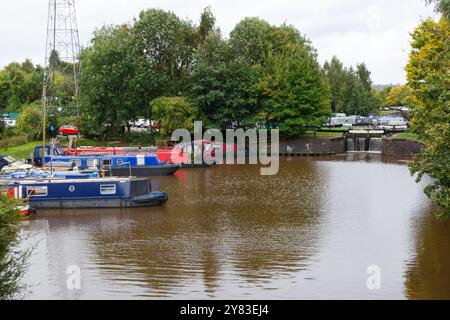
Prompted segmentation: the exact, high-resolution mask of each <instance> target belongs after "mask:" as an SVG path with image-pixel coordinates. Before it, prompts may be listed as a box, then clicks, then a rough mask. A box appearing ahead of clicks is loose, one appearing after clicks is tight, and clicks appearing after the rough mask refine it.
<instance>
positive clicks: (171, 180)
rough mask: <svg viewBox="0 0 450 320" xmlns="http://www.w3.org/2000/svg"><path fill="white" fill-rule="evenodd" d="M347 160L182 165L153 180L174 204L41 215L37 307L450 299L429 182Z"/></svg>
mask: <svg viewBox="0 0 450 320" xmlns="http://www.w3.org/2000/svg"><path fill="white" fill-rule="evenodd" d="M348 157H350V158H348ZM348 157H346V156H344V157H343V158H336V157H334V158H315V159H312V158H310V159H307V158H287V159H282V164H281V170H280V173H279V175H277V176H274V177H261V176H260V175H259V173H260V171H259V168H258V167H257V166H216V167H213V168H210V169H200V170H182V171H180V172H178V173H177V174H176V175H175V176H173V177H158V178H155V179H154V180H153V184H154V188H155V189H158V190H163V191H168V192H169V195H170V200H169V202H168V203H167V205H166V206H164V207H161V208H149V209H124V210H120V209H117V210H87V211H86V210H85V211H76V210H64V211H58V210H56V211H54V210H53V211H43V212H39V214H38V216H36V217H35V218H33V219H32V221H30V222H29V223H28V225H26V226H24V232H25V233H27V234H28V235H29V236H30V243H37V248H36V250H35V254H34V256H33V258H32V265H31V268H30V271H29V273H28V275H27V278H26V281H27V283H29V284H31V285H33V287H32V288H31V290H32V294H31V295H30V297H29V298H31V299H32V298H50V299H91V298H94V299H97V298H106V299H108V298H124V299H127V298H193V299H196V298H218V299H240V298H244V299H245V298H256V299H272V298H274V299H278V298H282V299H303V298H319V299H322V298H337V299H347V298H363V299H372V298H375V299H378V298H389V299H392V298H394V299H395V298H400V299H402V298H423V297H425V298H427V297H432V296H426V295H425V293H423V291H427V292H435V293H436V294H439V297H444V298H445V297H447V298H450V286H448V284H449V277H448V276H446V274H445V272H444V271H443V270H448V267H449V266H450V259H449V253H448V252H449V250H448V249H449V248H448V245H449V241H448V239H449V232H448V231H449V228H448V224H447V225H446V226H445V225H441V224H436V223H433V221H434V220H433V219H434V217H433V216H432V213H431V211H432V210H433V209H432V207H431V205H430V203H429V201H428V200H427V199H426V197H425V196H424V195H423V193H422V190H421V186H418V185H416V184H415V183H414V181H413V179H412V178H411V177H410V176H409V172H408V169H407V167H406V166H405V165H404V164H399V163H396V162H395V161H390V162H389V161H386V160H385V159H382V158H381V157H380V156H374V155H363V156H361V155H359V156H358V155H349V156H348ZM423 221H428V222H426V223H425V222H423ZM439 228H440V229H439ZM445 228H447V229H445ZM436 229H438V230H441V229H442V230H441V231H439V232H436ZM427 233H429V234H430V235H429V236H425V235H426V234H427ZM445 237H446V238H445ZM412 239H413V240H412ZM444 240H446V242H445V241H444ZM443 241H444V242H445V243H443ZM436 246H438V247H439V248H437V247H436ZM428 247H433V249H431V250H425V251H423V253H418V252H419V248H420V249H423V248H428ZM445 250H447V251H445ZM421 252H422V251H421ZM439 255H443V256H444V257H443V258H442V259H441V258H439V259H438V258H437V257H439ZM430 264H431V265H430ZM71 265H78V266H80V267H81V270H82V289H81V290H79V291H69V290H67V286H66V280H67V277H68V275H67V274H66V270H67V267H68V266H71ZM370 265H378V266H380V268H381V269H382V277H383V278H382V281H383V288H382V290H380V291H376V292H373V291H370V290H368V289H367V286H366V281H367V277H368V275H367V274H366V270H367V267H368V266H370ZM440 270H442V272H440ZM430 272H433V274H434V276H433V277H431V278H430V277H428V278H427V276H426V275H425V273H426V274H429V273H430ZM441 276H442V277H446V278H445V280H442V281H441V282H439V281H438V279H439V277H441Z"/></svg>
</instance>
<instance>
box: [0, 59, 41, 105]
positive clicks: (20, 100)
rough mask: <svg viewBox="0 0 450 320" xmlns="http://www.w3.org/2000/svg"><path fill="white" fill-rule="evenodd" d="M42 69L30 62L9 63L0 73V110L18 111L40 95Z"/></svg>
mask: <svg viewBox="0 0 450 320" xmlns="http://www.w3.org/2000/svg"><path fill="white" fill-rule="evenodd" d="M43 77H44V74H43V69H42V67H40V66H35V65H33V63H32V62H31V61H30V60H25V62H23V63H22V64H20V63H11V64H9V65H8V66H6V67H5V68H4V69H3V70H1V71H0V110H7V111H11V112H13V111H20V110H21V108H22V106H23V105H25V104H28V103H32V102H34V101H36V100H39V99H40V97H41V95H42V79H43Z"/></svg>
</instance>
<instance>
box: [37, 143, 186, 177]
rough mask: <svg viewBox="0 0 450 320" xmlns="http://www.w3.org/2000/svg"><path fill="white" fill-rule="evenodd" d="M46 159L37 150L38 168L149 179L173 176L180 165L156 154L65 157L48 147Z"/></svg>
mask: <svg viewBox="0 0 450 320" xmlns="http://www.w3.org/2000/svg"><path fill="white" fill-rule="evenodd" d="M45 154H46V157H45V159H42V147H41V146H38V147H36V148H35V152H34V155H33V162H34V164H35V165H37V166H46V167H54V166H59V167H61V166H65V167H66V168H74V167H76V168H78V169H82V170H84V169H92V168H96V169H98V170H101V171H103V172H104V173H105V175H106V176H114V177H131V176H133V177H149V176H159V175H172V174H174V173H175V172H176V171H177V170H178V169H179V168H180V166H179V165H176V164H169V163H166V162H162V161H160V160H159V159H158V157H157V156H156V155H155V154H123V155H113V154H103V155H93V156H85V155H81V156H64V155H63V152H62V149H61V148H60V147H51V146H46V152H45Z"/></svg>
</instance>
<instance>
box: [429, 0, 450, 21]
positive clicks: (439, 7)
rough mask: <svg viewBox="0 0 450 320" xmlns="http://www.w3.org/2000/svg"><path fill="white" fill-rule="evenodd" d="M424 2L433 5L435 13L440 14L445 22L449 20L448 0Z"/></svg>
mask: <svg viewBox="0 0 450 320" xmlns="http://www.w3.org/2000/svg"><path fill="white" fill-rule="evenodd" d="M425 2H426V3H427V4H435V9H436V11H437V12H440V13H442V16H443V17H444V18H446V19H447V20H449V19H450V0H425Z"/></svg>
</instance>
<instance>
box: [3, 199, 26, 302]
mask: <svg viewBox="0 0 450 320" xmlns="http://www.w3.org/2000/svg"><path fill="white" fill-rule="evenodd" d="M15 206H16V204H15V203H14V202H13V201H12V200H10V199H8V198H7V197H6V196H5V195H4V194H3V193H2V192H0V300H8V299H13V298H16V297H17V296H18V295H19V294H20V293H21V292H22V291H23V290H24V289H25V286H24V285H23V284H22V283H21V278H22V276H23V275H24V273H25V271H26V268H27V261H28V257H29V255H30V252H29V251H18V250H17V249H14V248H15V247H16V246H17V245H18V242H19V240H20V238H19V237H18V230H19V229H18V224H19V222H20V221H21V219H20V214H19V213H18V211H17V210H16V209H15Z"/></svg>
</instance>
